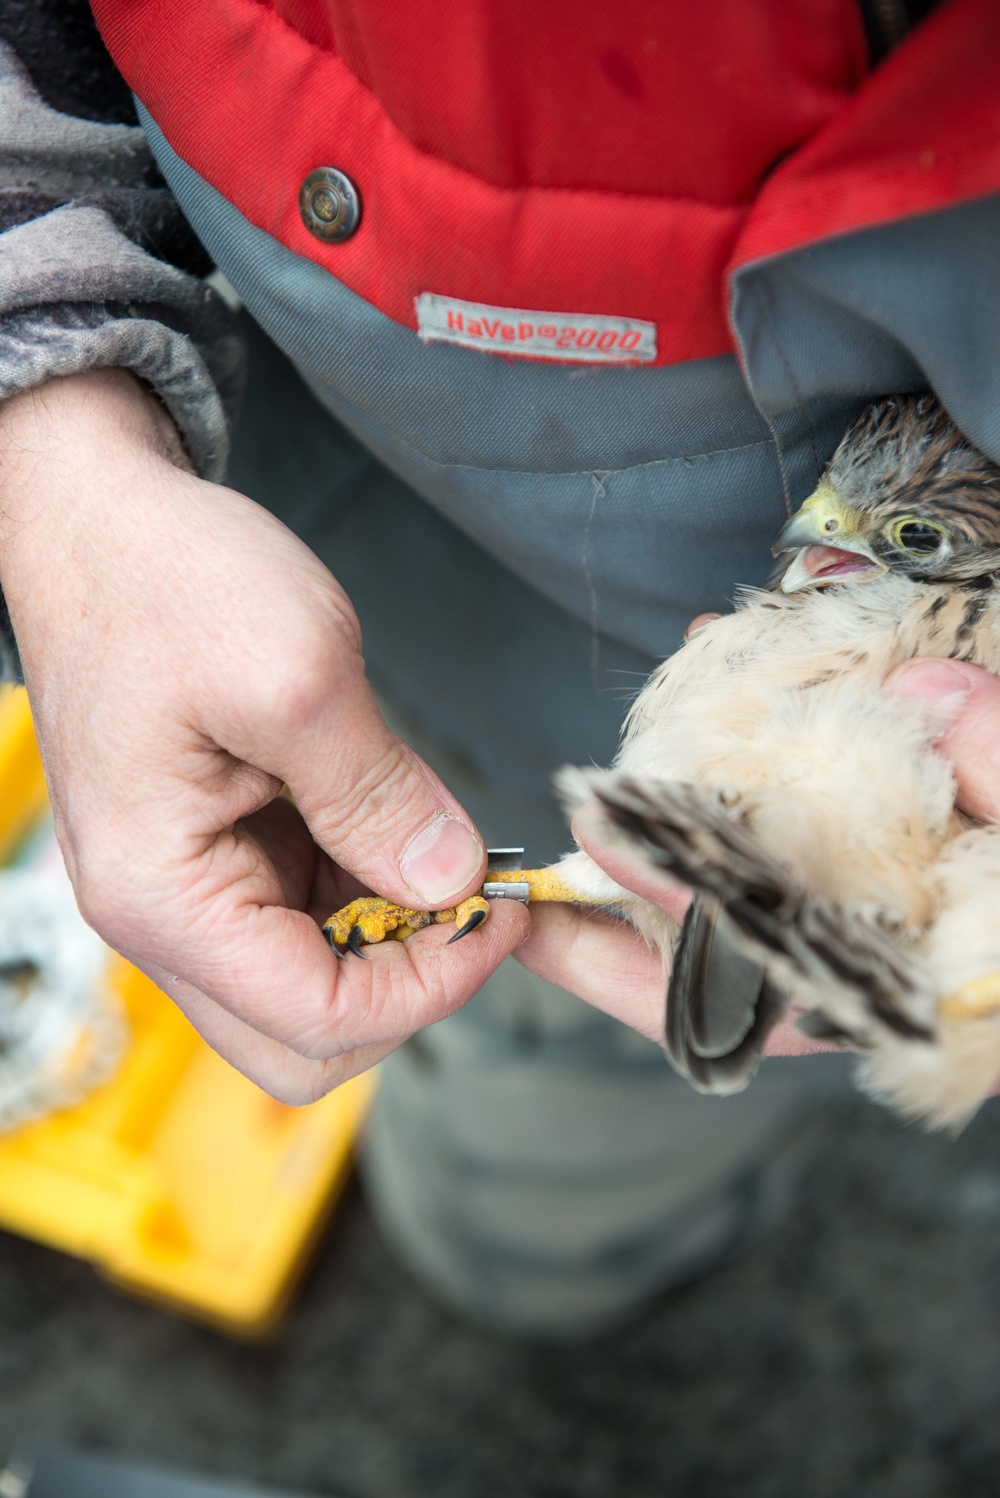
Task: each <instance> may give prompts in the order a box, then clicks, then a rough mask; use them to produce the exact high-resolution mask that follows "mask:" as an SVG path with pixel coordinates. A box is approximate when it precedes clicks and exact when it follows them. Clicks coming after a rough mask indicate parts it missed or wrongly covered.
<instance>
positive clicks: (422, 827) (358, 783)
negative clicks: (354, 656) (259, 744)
mask: <svg viewBox="0 0 1000 1498" xmlns="http://www.w3.org/2000/svg"><path fill="white" fill-rule="evenodd" d="M323 697H324V700H323V702H322V703H321V704H319V705H318V708H317V710H316V711H314V712H306V713H305V714H303V715H302V717H303V718H304V720H305V721H300V722H299V724H298V725H297V727H296V729H295V731H294V732H292V733H290V734H288V735H287V736H286V742H285V744H284V746H283V753H282V754H281V756H280V758H281V768H280V770H279V771H278V772H277V773H280V774H281V775H282V776H283V778H284V780H285V781H286V783H287V785H288V788H289V790H290V791H291V793H292V795H293V796H294V797H295V801H296V804H297V805H298V808H299V810H300V812H301V814H302V816H303V817H304V818H305V821H306V823H307V825H308V827H309V830H310V832H311V833H312V835H313V837H314V838H315V840H316V842H317V843H318V844H319V845H320V847H321V848H323V849H324V850H325V852H327V853H329V855H330V856H331V858H333V859H334V860H335V862H337V863H338V864H340V865H341V866H342V867H343V868H346V869H348V870H349V871H350V873H352V874H353V875H354V876H355V877H356V878H357V879H360V880H361V881H362V883H364V884H366V885H367V886H368V887H369V888H370V889H373V890H375V891H376V892H377V893H378V894H380V895H384V896H386V897H387V898H388V899H391V900H395V901H397V903H399V904H403V905H417V906H430V907H433V906H438V907H443V906H446V905H451V904H454V903H455V901H456V900H458V899H460V898H461V897H462V896H463V895H466V894H468V893H471V892H472V891H473V890H474V889H476V888H477V887H478V886H479V885H480V884H481V883H482V878H483V875H484V872H485V866H486V849H485V846H484V844H483V840H482V838H481V837H480V835H479V833H478V832H477V831H476V828H475V825H474V823H473V822H472V819H471V818H470V817H469V816H468V814H467V813H466V812H465V811H464V810H463V808H462V806H461V805H460V804H459V802H458V801H456V799H455V797H454V796H453V795H452V794H451V792H450V791H449V790H448V789H447V788H446V786H445V785H444V784H443V783H442V782H441V780H439V778H438V777H437V775H435V773H434V771H433V770H432V769H431V768H430V767H429V766H428V765H426V764H425V763H424V761H423V760H422V759H421V758H420V756H419V755H418V754H415V753H414V751H413V750H412V749H411V748H410V747H409V746H408V745H407V744H405V743H404V742H403V740H402V739H400V738H398V737H397V736H396V735H395V734H394V733H392V732H391V731H390V730H389V728H388V726H387V724H386V722H385V720H384V718H383V717H382V714H381V713H380V712H379V710H378V707H377V705H376V702H375V699H374V697H373V696H372V693H371V689H370V687H369V686H368V682H367V680H366V679H365V677H364V675H363V674H361V673H360V672H358V673H357V674H356V675H354V676H353V677H352V678H351V679H349V680H348V681H346V682H345V681H344V680H343V678H341V680H340V681H339V682H338V684H337V690H336V692H335V693H334V692H330V693H325V694H323Z"/></svg>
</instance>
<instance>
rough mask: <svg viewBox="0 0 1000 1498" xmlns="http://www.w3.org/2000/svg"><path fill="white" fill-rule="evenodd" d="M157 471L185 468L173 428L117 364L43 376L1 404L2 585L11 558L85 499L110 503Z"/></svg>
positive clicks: (55, 534) (39, 542)
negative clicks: (128, 479) (136, 480)
mask: <svg viewBox="0 0 1000 1498" xmlns="http://www.w3.org/2000/svg"><path fill="white" fill-rule="evenodd" d="M157 467H165V468H170V467H172V468H174V469H182V470H186V471H187V472H191V465H190V463H189V461H188V459H187V455H186V453H185V452H184V448H183V445H182V443H181V440H180V436H179V434H178V432H177V429H176V427H175V426H174V424H173V422H172V421H171V419H170V417H169V415H168V414H167V412H166V410H165V409H164V407H163V406H162V405H161V403H160V402H159V400H157V398H156V397H155V396H154V395H153V394H152V393H151V392H150V391H149V390H148V389H147V388H146V387H145V386H144V385H143V384H142V383H141V382H140V381H139V380H138V379H137V378H136V376H135V375H133V374H131V373H130V371H128V370H125V369H95V370H88V371H87V372H85V373H83V374H77V375H67V376H65V377H56V378H53V379H50V380H47V381H46V382H45V383H44V384H42V385H38V386H36V387H34V388H33V389H31V390H26V391H23V392H22V393H21V394H19V395H16V396H12V397H11V398H10V399H9V400H7V401H4V402H3V403H2V404H0V581H2V582H3V585H4V586H5V587H6V586H7V582H8V572H9V569H10V567H11V566H12V565H16V562H15V557H16V556H17V555H20V554H21V553H23V552H29V553H30V552H31V551H32V550H33V549H37V548H38V546H41V548H42V551H43V554H49V555H50V554H51V552H52V550H53V549H54V550H58V539H59V536H60V534H63V533H65V532H66V531H67V529H68V528H71V522H72V521H73V520H74V519H75V520H79V519H81V518H82V516H83V514H84V512H85V511H86V510H87V508H88V506H89V504H90V503H91V502H95V503H97V504H101V503H110V502H113V499H112V497H113V496H114V495H115V494H123V493H127V491H128V490H130V489H132V490H133V492H134V477H133V483H126V484H124V485H123V484H121V483H120V482H116V481H115V480H116V478H117V479H120V478H122V477H124V476H125V474H126V473H127V472H128V470H129V469H132V470H133V475H138V474H142V473H148V472H149V471H150V469H151V468H153V469H155V468H157Z"/></svg>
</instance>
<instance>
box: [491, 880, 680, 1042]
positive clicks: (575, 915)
mask: <svg viewBox="0 0 1000 1498" xmlns="http://www.w3.org/2000/svg"><path fill="white" fill-rule="evenodd" d="M517 960H518V961H519V962H521V963H523V964H524V966H525V967H526V968H528V970H529V971H530V972H532V973H537V974H538V976H539V977H540V978H547V979H548V980H549V982H551V983H558V984H559V986H560V988H568V989H569V991H570V992H571V993H575V994H577V995H578V997H579V998H581V999H584V1000H585V1001H586V1002H587V1003H588V1004H593V1005H594V1007H595V1008H596V1009H603V1011H604V1013H605V1014H610V1015H611V1017H612V1018H613V1019H617V1020H621V1022H622V1023H623V1024H625V1025H630V1026H631V1027H632V1029H633V1030H638V1031H639V1033H640V1034H641V1035H645V1036H647V1037H648V1038H649V1039H650V1040H655V1041H657V1042H662V1040H663V1017H664V1006H665V1003H666V997H665V996H666V991H667V984H666V978H665V977H664V972H663V961H662V958H661V957H660V955H659V953H657V952H653V951H651V950H650V948H649V947H648V946H647V945H646V943H645V942H644V941H643V940H642V938H641V937H640V936H639V935H638V934H637V932H635V931H634V930H633V929H632V927H631V926H628V925H626V923H625V922H624V921H620V920H615V918H614V917H613V916H609V915H605V914H603V913H601V912H599V911H584V910H580V909H578V908H576V907H575V906H572V905H539V906H537V907H535V908H534V909H533V913H532V922H531V935H530V936H529V937H528V939H527V941H525V942H524V943H523V944H522V945H521V946H520V947H519V948H518V952H517Z"/></svg>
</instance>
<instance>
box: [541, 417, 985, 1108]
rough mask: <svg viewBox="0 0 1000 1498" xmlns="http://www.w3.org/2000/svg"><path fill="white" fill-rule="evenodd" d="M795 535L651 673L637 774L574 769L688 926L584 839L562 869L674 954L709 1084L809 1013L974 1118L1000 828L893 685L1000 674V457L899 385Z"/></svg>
mask: <svg viewBox="0 0 1000 1498" xmlns="http://www.w3.org/2000/svg"><path fill="white" fill-rule="evenodd" d="M774 550H775V554H776V555H777V556H780V557H781V558H783V559H784V566H783V569H782V571H781V573H780V574H779V576H778V577H777V578H776V579H775V581H774V583H773V584H772V587H771V590H769V591H764V590H756V589H755V590H748V591H746V592H745V593H744V594H743V595H742V597H741V599H740V600H739V605H738V607H737V609H736V611H735V612H734V613H733V614H730V615H727V616H725V617H723V618H720V619H717V620H715V621H714V622H713V623H711V624H709V625H707V626H706V627H704V628H703V629H701V630H699V631H698V633H697V634H696V635H694V637H693V638H692V639H691V640H690V641H689V642H688V643H687V644H686V645H685V646H684V647H683V648H682V649H681V650H680V651H679V652H678V653H677V654H676V655H674V656H672V657H671V658H670V659H669V660H667V661H665V662H664V664H663V665H662V666H661V667H660V668H659V670H658V671H656V672H655V674H654V675H653V676H652V678H651V679H650V681H649V682H648V684H647V685H646V687H645V688H644V690H643V691H642V693H641V694H640V696H639V698H638V699H637V701H636V703H635V705H634V707H633V709H632V711H631V713H630V715H629V718H628V721H627V723H626V730H625V738H624V742H623V747H622V750H621V753H620V755H619V757H618V760H617V762H616V765H615V768H614V769H613V770H611V771H607V772H597V771H576V772H567V773H566V774H565V775H564V777H563V786H564V790H565V792H566V794H567V796H568V797H569V798H570V799H571V800H576V801H579V800H581V799H582V798H583V797H585V796H595V795H596V797H597V798H598V799H599V801H600V802H601V803H603V805H604V807H605V810H606V811H607V813H608V815H609V816H610V818H611V820H612V822H613V823H614V824H615V825H616V826H617V827H618V828H619V829H620V832H621V835H622V836H623V837H625V838H627V839H628V840H629V841H630V843H632V844H633V846H634V847H635V848H636V849H638V850H640V851H641V854H642V856H643V857H645V858H646V859H648V860H649V861H650V862H651V863H652V864H654V865H656V866H658V867H660V868H662V869H665V870H668V871H669V872H670V873H671V874H674V875H676V876H677V877H678V878H680V879H683V880H684V881H686V882H687V883H689V884H690V885H692V886H693V887H694V889H695V890H696V891H698V894H697V897H696V899H695V901H694V903H693V905H692V907H691V910H690V912H689V914H688V916H687V918H686V920H685V923H684V927H683V929H682V931H681V932H680V933H678V931H677V928H676V926H675V925H674V923H673V922H672V921H671V920H670V919H669V918H668V917H667V916H666V915H664V914H663V912H661V911H660V910H659V909H657V908H656V907H654V906H652V905H650V904H648V903H646V902H644V901H640V900H638V899H637V898H636V897H635V896H633V895H629V894H628V893H627V892H625V891H622V890H620V889H617V888H616V887H614V886H612V885H611V882H610V881H609V880H608V879H607V876H606V875H604V874H603V873H602V871H601V870H600V869H598V868H597V866H596V865H595V864H593V863H592V861H591V860H589V859H588V858H587V856H586V855H585V854H582V853H577V854H573V855H571V856H570V857H569V858H568V859H567V860H565V862H564V863H563V864H561V865H560V866H559V872H560V874H561V875H562V876H563V878H564V879H565V880H566V882H567V883H568V884H569V885H571V886H572V887H573V888H574V889H575V890H576V891H577V893H578V895H579V896H581V897H584V898H589V899H591V900H593V899H595V898H601V899H603V900H605V901H608V902H612V901H613V902H615V903H617V904H618V905H619V906H620V908H621V909H622V910H623V911H624V913H625V914H626V915H627V916H628V918H629V919H630V920H631V921H632V922H633V923H634V924H635V925H636V926H637V927H638V928H639V930H640V931H642V932H643V934H644V935H645V936H646V937H647V938H648V939H649V940H650V941H651V942H653V943H655V944H656V945H657V946H659V947H660V948H661V950H662V951H663V952H664V954H665V955H666V956H667V957H668V958H670V959H672V975H671V980H670V985H669V992H668V1000H667V1027H666V1039H667V1047H668V1051H669V1054H670V1056H671V1058H672V1060H673V1061H674V1063H675V1065H676V1066H677V1067H678V1069H679V1070H681V1071H682V1072H683V1073H685V1074H686V1075H687V1076H688V1077H689V1078H690V1080H691V1081H692V1082H693V1083H694V1085H695V1086H696V1087H698V1088H700V1089H702V1090H704V1091H709V1092H728V1091H735V1090H738V1089H739V1088H741V1087H743V1086H745V1085H746V1083H747V1081H748V1080H749V1078H750V1077H751V1076H752V1074H753V1072H754V1070H755V1069H756V1066H757V1063H758V1060H759V1058H760V1055H761V1052H762V1049H763V1046H764V1042H765V1040H766V1038H767V1035H768V1034H769V1032H770V1031H771V1030H772V1029H773V1028H774V1026H775V1025H776V1024H777V1023H778V1021H779V1019H780V1018H781V1017H782V1015H783V1014H784V1013H785V1011H786V1009H787V1008H788V1007H789V1005H791V1006H793V1007H794V1008H795V1009H797V1010H798V1011H800V1012H801V1013H800V1018H799V1021H798V1022H799V1025H800V1027H801V1028H802V1029H803V1030H804V1031H805V1032H806V1033H807V1034H809V1035H812V1036H817V1037H824V1038H828V1039H832V1040H836V1041H839V1042H841V1043H843V1044H844V1045H847V1046H850V1047H852V1048H856V1049H857V1050H859V1051H860V1052H861V1053H862V1059H861V1062H860V1066H859V1080H860V1082H861V1085H862V1086H863V1087H864V1088H865V1089H866V1090H867V1091H869V1092H870V1093H872V1094H873V1095H875V1096H876V1097H879V1098H881V1099H883V1100H885V1101H888V1102H890V1103H891V1104H893V1105H894V1106H895V1107H896V1108H897V1109H898V1110H899V1111H901V1112H903V1113H904V1114H907V1115H910V1116H919V1117H922V1118H924V1119H926V1120H927V1121H929V1122H930V1123H932V1124H937V1125H947V1126H957V1125H960V1124H961V1123H963V1122H964V1121H965V1120H966V1119H967V1118H968V1117H969V1116H970V1115H971V1114H972V1112H974V1110H975V1109H976V1108H977V1107H978V1105H979V1104H980V1103H981V1102H982V1100H983V1099H984V1098H985V1097H986V1096H988V1095H989V1094H990V1092H992V1091H993V1089H994V1087H995V1086H996V1085H997V1083H998V1081H1000V829H997V828H994V827H984V826H979V825H977V824H975V823H973V822H971V821H970V820H969V819H968V818H966V817H964V816H962V815H961V814H960V813H959V812H958V811H957V810H956V809H955V806H954V793H955V787H954V781H953V778H952V774H951V770H950V768H949V766H948V764H947V762H946V761H945V759H944V758H943V757H942V756H941V755H940V754H938V753H937V751H936V750H935V747H934V726H933V725H932V724H931V723H930V722H929V721H928V720H927V718H926V716H925V715H924V714H923V711H922V709H921V708H920V707H919V705H917V704H914V703H912V702H909V701H907V700H905V699H900V698H896V697H891V696H889V695H888V694H885V693H883V691H882V690H881V686H882V682H883V681H884V679H885V677H886V675H887V673H888V672H889V671H891V670H892V668H893V667H894V666H897V665H899V664H900V662H902V661H905V660H907V659H909V658H910V657H913V656H917V655H920V656H944V657H953V658H957V659H960V660H964V661H971V662H974V663H975V664H976V665H978V666H982V667H985V669H986V670H988V671H993V672H1000V590H998V587H997V574H998V572H1000V467H998V466H997V464H995V463H993V462H992V461H991V460H990V459H989V458H987V457H985V456H984V455H983V454H982V453H981V452H979V451H978V450H977V449H976V448H974V447H973V446H972V445H971V443H969V442H968V441H967V440H966V438H964V437H963V436H962V434H961V433H960V432H959V431H958V429H957V428H956V427H955V425H954V423H953V422H952V421H951V420H950V418H949V417H948V415H947V414H946V412H945V411H944V410H943V409H942V407H941V406H940V405H939V404H938V402H937V401H936V400H935V399H934V398H933V397H932V396H930V395H923V396H912V397H911V396H905V397H898V398H894V399H890V400H883V401H880V402H878V403H877V404H876V405H873V406H871V407H870V408H869V409H868V410H867V411H865V412H864V414H863V415H862V416H861V417H860V418H859V419H858V420H857V421H856V422H855V424H854V425H853V426H852V427H851V428H850V430H849V431H848V432H847V434H846V436H845V437H844V439H843V441H842V442H841V444H840V446H839V447H838V449H837V451H836V453H835V454H834V457H833V459H832V461H831V463H830V465H829V467H828V468H827V470H826V472H825V473H824V475H823V478H822V479H821V481H820V483H819V485H818V487H817V489H816V491H815V493H814V494H813V495H812V496H811V497H810V498H809V499H807V500H806V502H805V503H804V504H803V506H802V508H801V509H800V510H799V511H798V512H797V513H796V514H795V515H793V516H792V518H791V519H790V520H789V521H788V523H787V524H786V525H785V527H784V528H783V530H782V531H781V533H780V535H779V536H778V539H777V541H776V543H775V548H774Z"/></svg>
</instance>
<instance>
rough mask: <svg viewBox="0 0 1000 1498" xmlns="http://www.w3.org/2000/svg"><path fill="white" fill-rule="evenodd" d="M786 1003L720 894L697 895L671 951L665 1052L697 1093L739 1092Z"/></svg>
mask: <svg viewBox="0 0 1000 1498" xmlns="http://www.w3.org/2000/svg"><path fill="white" fill-rule="evenodd" d="M787 1007H788V998H787V995H786V994H785V993H784V992H782V990H781V989H780V988H778V986H777V985H776V984H775V983H774V982H773V981H772V980H771V979H770V978H769V977H768V973H767V968H766V965H765V963H764V962H763V961H762V959H761V958H760V957H759V956H758V955H757V954H755V953H754V952H753V951H752V950H751V949H750V948H749V947H748V944H747V942H746V941H745V940H743V939H742V937H741V935H740V933H739V931H737V930H736V929H735V928H734V927H733V925H732V922H731V921H730V920H729V918H728V916H727V915H726V913H725V911H724V910H723V908H722V906H721V905H720V904H719V902H718V900H715V899H713V898H712V897H711V896H710V895H695V897H694V899H693V900H692V902H691V904H690V906H689V907H688V912H687V915H686V916H685V918H684V925H683V926H682V928H681V934H680V938H679V940H678V943H677V946H676V947H675V949H674V958H673V962H672V964H671V968H670V984H669V987H668V989H667V1015H666V1045H667V1054H668V1056H669V1057H670V1059H671V1061H672V1062H673V1064H674V1066H675V1067H676V1069H677V1070H678V1071H679V1072H680V1073H681V1075H682V1076H685V1077H687V1079H688V1081H690V1082H691V1083H692V1085H693V1086H694V1087H696V1088H697V1089H698V1091H699V1092H715V1093H727V1092H741V1091H742V1090H743V1088H744V1087H745V1086H746V1085H747V1083H748V1082H749V1081H750V1078H751V1077H752V1076H753V1074H754V1072H755V1071H756V1070H757V1067H758V1065H759V1063H760V1058H761V1056H762V1054H763V1051H764V1044H765V1042H766V1040H767V1037H768V1035H769V1034H770V1033H771V1031H772V1030H773V1029H774V1027H775V1025H776V1024H777V1023H778V1022H779V1020H780V1019H781V1017H782V1015H783V1014H784V1012H785V1010H786V1009H787Z"/></svg>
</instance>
